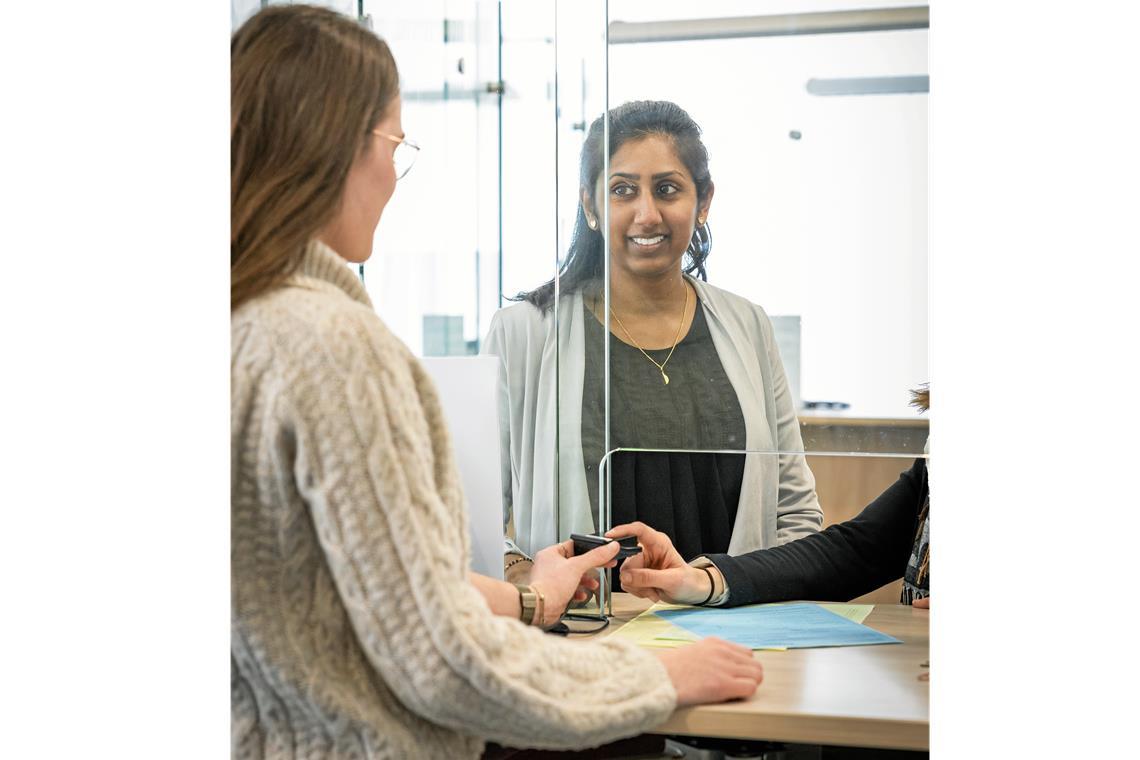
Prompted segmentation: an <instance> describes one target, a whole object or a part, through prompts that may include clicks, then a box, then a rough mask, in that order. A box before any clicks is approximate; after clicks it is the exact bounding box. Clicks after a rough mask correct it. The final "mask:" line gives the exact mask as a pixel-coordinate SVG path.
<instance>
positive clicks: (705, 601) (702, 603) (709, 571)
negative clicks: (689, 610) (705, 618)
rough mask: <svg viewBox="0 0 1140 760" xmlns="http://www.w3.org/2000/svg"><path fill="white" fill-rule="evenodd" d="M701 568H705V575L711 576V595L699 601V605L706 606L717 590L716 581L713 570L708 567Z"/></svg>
mask: <svg viewBox="0 0 1140 760" xmlns="http://www.w3.org/2000/svg"><path fill="white" fill-rule="evenodd" d="M701 569H702V570H704V571H705V575H707V576H708V577H709V595H708V596H706V597H705V600H704V601H703V602H697V606H698V607H704V606H705V605H706V604H708V603H709V600H710V599H712V598H713V594H714V593H715V592H716V582H715V581H713V577H712V571H711V570H709V569H708V568H707V567H702V568H701Z"/></svg>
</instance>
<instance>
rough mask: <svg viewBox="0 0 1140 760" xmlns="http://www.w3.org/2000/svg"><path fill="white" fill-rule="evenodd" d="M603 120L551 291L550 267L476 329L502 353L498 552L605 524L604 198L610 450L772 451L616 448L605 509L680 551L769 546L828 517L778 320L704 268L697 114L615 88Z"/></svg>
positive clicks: (705, 163)
mask: <svg viewBox="0 0 1140 760" xmlns="http://www.w3.org/2000/svg"><path fill="white" fill-rule="evenodd" d="M609 121H610V125H609V134H610V144H609V151H610V174H609V176H608V177H604V176H602V167H603V164H604V162H603V154H602V151H603V149H604V145H603V142H604V140H603V126H604V124H603V121H602V119H601V118H599V119H598V120H596V121H595V122H594V123H593V125H592V126H591V127H590V131H589V133H588V135H587V137H586V141H585V144H584V145H583V148H582V160H581V172H580V177H579V181H580V192H581V204H580V205H579V208H578V214H577V220H576V222H575V226H574V232H573V237H572V240H571V244H570V250H569V253H568V255H567V257H566V261H565V264H564V265H563V267H562V270H561V272H560V273H559V278H558V282H557V286H558V302H557V303H555V281H554V280H551V281H550V282H548V283H546V284H545V285H542V286H541V287H539V288H537V289H535V290H533V291H531V292H529V293H523V294H521V295H520V296H519V300H520V301H521V303H518V304H516V305H514V306H511V307H509V308H506V309H503V310H501V311H500V312H499V313H497V314H496V315H495V317H494V319H493V320H492V323H491V328H490V332H489V334H488V336H487V340H486V343H485V349H484V350H485V351H486V352H487V353H490V354H495V355H497V356H499V357H500V358H501V360H502V364H503V372H502V385H501V398H500V413H501V415H502V439H503V461H504V464H503V484H504V491H505V493H504V508H505V517H506V521H507V527H508V535H509V536H510V538H511V541H510V543H508V547H507V549H508V552H507V556H506V560H505V561H506V564H507V566H509V569H510V570H511V571H512V572H518V571H519V570H521V571H522V573H521V574H520V577H521V575H524V574H525V570H526V567H527V564H526V562H525V556H526V554H527V553H528V552H531V551H534V550H535V549H536V548H538V547H541V546H545V545H546V544H548V543H551V542H552V541H556V540H557V539H558V538H560V537H562V536H565V535H567V534H569V533H570V532H592V531H594V530H596V529H597V527H598V526H596V525H595V522H596V520H595V518H594V514H596V509H597V504H598V494H597V488H598V466H599V462H600V461H601V459H602V457H603V456H604V455H605V454H606V445H605V443H606V430H605V420H604V418H603V402H604V394H605V390H606V388H605V385H606V380H605V373H604V367H605V361H604V358H605V354H604V346H605V340H606V336H605V328H604V326H603V325H604V323H605V316H606V314H605V309H606V305H605V303H604V302H603V299H602V290H603V284H604V283H603V277H604V271H605V252H604V247H605V240H604V236H603V231H602V223H603V219H604V218H605V207H604V205H603V204H608V205H609V223H610V240H611V246H612V251H611V254H610V278H611V281H610V293H611V301H610V304H609V310H610V316H611V317H612V323H611V330H612V334H611V335H610V336H609V340H610V346H611V353H610V359H611V367H610V375H609V377H610V388H609V390H610V398H611V405H612V413H611V429H610V431H609V441H610V446H611V448H617V447H636V448H660V449H706V450H708V449H712V450H723V449H728V450H739V451H743V450H751V451H770V452H783V453H780V454H778V455H777V454H773V455H770V456H769V455H751V456H744V455H741V454H691V453H646V452H639V453H622V454H618V455H616V456H614V457H613V461H612V468H613V473H612V492H613V502H612V511H611V514H612V519H613V521H614V522H632V521H634V520H640V521H642V522H646V523H649V524H650V525H653V526H655V527H657V528H658V529H659V530H662V531H664V532H665V533H666V534H667V535H668V536H669V537H670V538H671V539H672V540H673V541H674V542H675V543H676V545H677V547H678V549H679V550H680V551H681V553H682V554H685V555H687V556H692V555H696V554H700V553H705V552H728V553H732V554H736V553H741V552H746V551H751V550H753V549H759V548H764V547H768V546H776V545H778V544H782V543H786V542H788V541H792V540H794V539H796V538H801V537H803V536H807V535H810V534H811V533H814V532H815V531H817V530H819V527H820V524H821V522H822V511H821V509H820V506H819V501H818V499H817V497H816V493H815V481H814V478H813V477H812V474H811V471H810V470H809V469H808V467H807V464H806V463H805V461H804V457H803V455H802V454H798V453H797V452H802V450H803V442H802V440H801V438H800V429H799V423H798V420H797V418H796V411H795V408H794V407H793V402H792V395H791V392H790V390H789V388H788V382H787V379H786V377H785V375H784V369H783V366H782V364H781V361H780V354H779V351H778V350H777V348H776V341H775V338H774V336H773V332H772V323H771V321H770V320H769V318H768V315H767V314H766V313H765V312H764V310H763V309H762V308H761V307H759V306H757V305H756V304H753V303H751V302H749V301H748V300H746V299H744V298H741V297H740V296H737V295H733V294H732V293H729V292H728V291H725V290H722V289H720V288H717V287H714V286H712V285H710V284H708V283H707V282H705V279H706V278H707V274H706V266H705V264H706V259H707V258H708V256H709V254H710V252H711V247H712V235H711V232H710V230H709V223H708V216H709V209H710V207H711V205H712V200H713V194H714V190H715V188H714V185H713V181H712V177H711V174H710V173H709V158H708V152H707V151H706V149H705V146H704V144H703V143H702V142H701V130H700V128H699V127H698V126H697V124H696V123H695V122H694V121H693V120H692V118H690V117H689V115H688V114H687V113H685V111H684V110H682V109H681V108H680V107H678V106H677V105H676V104H674V103H669V102H664V101H636V102H631V103H626V104H624V105H622V106H619V107H618V108H615V109H613V110H612V111H610V113H609ZM555 315H557V317H558V319H557V320H556V319H555ZM556 349H557V350H556ZM555 452H557V460H556V454H555ZM553 484H557V489H558V493H557V494H555V493H554V488H555V486H554V485H553ZM556 505H557V508H556Z"/></svg>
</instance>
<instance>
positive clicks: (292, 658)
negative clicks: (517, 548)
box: [231, 243, 676, 758]
mask: <svg viewBox="0 0 1140 760" xmlns="http://www.w3.org/2000/svg"><path fill="white" fill-rule="evenodd" d="M231 330H232V335H231V337H232V365H231V366H232V389H231V394H232V395H231V446H232V450H231V463H232V473H231V479H232V480H231V482H232V505H231V547H232V548H231V573H232V579H231V595H232V608H231V619H232V630H231V691H232V696H231V700H232V721H233V722H232V738H233V756H234V757H240V758H294V757H296V758H318V757H361V758H416V757H425V758H461V757H470V758H475V757H478V756H479V754H480V753H481V751H482V747H483V743H484V741H485V740H493V741H497V742H500V743H503V744H507V745H512V746H519V747H542V748H566V747H578V746H591V745H597V744H601V743H604V742H607V741H612V740H614V739H617V738H620V737H623V736H629V735H632V734H635V733H638V732H640V731H643V730H646V729H649V728H651V727H653V726H654V725H656V724H658V723H660V722H661V721H663V720H664V719H665V718H666V717H668V715H669V714H670V712H671V711H672V709H673V707H674V703H675V699H676V693H675V692H674V690H673V687H672V685H671V684H670V681H669V678H668V675H667V674H666V672H665V669H664V667H663V666H662V665H661V664H660V662H659V661H658V660H657V659H656V658H655V657H653V656H652V655H650V654H648V653H646V652H644V651H642V650H639V649H637V648H635V647H632V646H629V645H626V644H622V643H620V642H618V641H599V642H581V641H578V642H571V641H565V640H562V639H558V638H555V637H552V636H547V635H545V634H543V633H542V632H540V631H539V630H537V629H534V628H527V627H525V626H523V625H522V624H521V623H519V622H517V621H514V620H508V619H506V618H503V617H498V616H495V615H493V614H492V613H491V612H490V610H489V608H488V607H487V604H486V603H485V601H484V600H483V597H482V596H481V595H480V594H479V592H478V591H477V590H476V589H475V588H474V587H472V586H471V585H470V584H469V583H468V582H467V580H466V573H467V569H468V546H467V531H466V524H465V523H466V516H465V513H464V508H463V502H462V499H461V497H460V490H459V483H458V476H457V473H456V468H455V463H454V461H453V458H452V453H451V447H450V442H449V440H448V435H447V430H446V429H445V427H444V421H443V417H442V415H441V413H440V409H439V404H438V401H437V399H436V394H435V391H434V389H433V388H432V385H431V382H430V381H429V379H428V377H427V376H426V374H425V373H424V371H423V369H422V368H421V367H420V365H419V364H418V363H417V361H416V360H415V358H414V357H413V356H412V355H411V353H410V352H409V351H408V349H407V348H406V347H405V346H404V345H403V344H402V343H401V342H400V341H399V340H398V339H397V338H396V337H395V336H394V335H392V334H391V333H390V332H389V331H388V329H387V328H386V327H385V326H384V324H383V323H382V322H381V321H380V319H379V318H378V317H377V316H376V313H375V312H374V311H373V310H372V305H371V303H370V302H369V300H368V296H367V294H366V293H365V291H364V288H363V286H362V285H361V284H360V282H359V280H358V279H357V278H356V277H355V276H354V275H353V273H352V272H351V271H350V270H349V269H348V267H347V266H346V265H345V262H344V260H343V259H341V258H340V257H339V256H337V255H336V254H335V253H334V252H333V251H332V250H331V249H329V248H327V247H325V246H323V245H321V244H317V243H315V244H313V245H311V246H310V247H309V249H308V250H307V251H306V255H305V260H304V263H303V265H302V268H301V270H300V272H299V273H298V274H297V275H295V276H294V277H293V278H292V279H291V280H290V282H289V283H288V285H287V286H286V287H282V288H280V289H277V290H275V291H273V292H271V293H269V294H267V295H264V296H262V297H260V298H257V299H255V300H253V301H252V302H249V303H247V304H244V305H243V306H242V307H241V308H239V309H238V310H237V311H235V312H234V314H233V316H232V328H231Z"/></svg>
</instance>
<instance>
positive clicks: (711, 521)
mask: <svg viewBox="0 0 1140 760" xmlns="http://www.w3.org/2000/svg"><path fill="white" fill-rule="evenodd" d="M583 308H585V307H583ZM585 317H586V319H585V325H586V328H585V329H586V332H585V351H586V356H585V360H586V361H585V365H586V366H585V376H584V378H583V389H582V455H583V458H584V460H585V463H586V483H587V486H588V487H589V491H590V504H591V507H592V511H593V513H594V514H595V515H596V514H597V507H598V463H599V461H600V460H601V458H602V455H603V454H604V453H605V449H604V447H605V430H604V427H605V421H604V415H605V406H604V404H605V395H604V394H605V386H604V382H605V375H604V369H605V353H604V350H605V344H604V343H603V342H602V341H603V340H604V336H605V327H604V326H603V325H602V324H601V323H599V322H598V320H597V319H596V318H595V317H594V315H593V313H592V312H591V311H590V310H589V309H588V308H585ZM614 326H615V327H616V321H615V323H614ZM617 329H619V330H620V329H621V328H617ZM648 353H649V355H650V356H652V357H653V358H654V359H655V360H656V361H657V362H658V363H660V362H662V361H664V360H665V357H666V356H668V355H669V349H662V350H660V351H649V352H648ZM610 361H611V364H612V372H611V378H612V381H611V386H610V428H611V430H610V445H611V447H613V448H619V447H634V448H653V449H740V450H743V449H744V447H745V428H744V414H743V413H742V412H741V410H740V402H739V401H738V399H737V397H736V390H735V388H733V387H732V383H730V382H729V380H728V376H727V375H726V374H725V371H724V366H723V365H722V364H721V361H720V356H719V355H717V352H716V347H715V346H714V345H713V340H712V335H711V334H710V333H709V327H708V322H707V321H706V318H705V312H704V307H703V306H701V305H700V304H699V303H698V305H697V310H696V313H695V315H694V317H693V323H692V325H691V326H690V328H689V332H688V333H687V334H686V335H685V336H684V338H682V339H681V341H680V342H679V343H678V344H677V348H676V350H675V351H674V352H673V356H672V358H670V359H669V362H668V364H666V365H665V373H666V374H667V375H668V376H669V384H668V385H666V384H665V383H664V381H663V380H662V378H661V372H660V370H658V368H657V367H655V366H654V365H653V364H652V363H651V362H650V361H649V360H648V359H646V358H645V356H644V355H643V354H642V353H641V351H639V350H638V349H637V348H635V347H633V346H630V345H628V344H626V343H624V342H622V341H621V340H619V339H617V338H616V337H615V336H612V335H611V336H610ZM612 469H613V472H612V489H613V490H612V494H613V508H612V513H611V515H612V520H613V524H614V525H620V524H621V523H625V522H630V521H632V520H641V521H642V522H644V523H646V524H647V525H650V526H652V527H654V528H656V529H657V530H660V531H663V532H664V533H666V534H668V536H669V538H670V539H671V540H672V541H673V544H674V546H676V547H677V551H679V552H680V553H681V555H682V556H683V557H685V558H686V559H689V558H690V557H693V556H696V555H698V554H704V553H710V552H725V551H727V550H728V543H729V539H730V538H731V536H732V527H733V524H734V522H735V520H736V509H737V504H738V502H739V500H740V485H741V480H742V478H743V475H744V456H743V455H742V454H688V453H668V454H665V453H644V452H626V453H620V454H616V455H615V456H614V457H613V464H612ZM595 519H596V518H595Z"/></svg>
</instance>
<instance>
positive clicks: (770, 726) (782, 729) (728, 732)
mask: <svg viewBox="0 0 1140 760" xmlns="http://www.w3.org/2000/svg"><path fill="white" fill-rule="evenodd" d="M761 688H763V687H761ZM717 707H718V705H699V706H697V707H682V708H680V709H678V710H676V711H675V712H674V713H673V715H671V716H670V717H669V719H668V720H666V721H665V722H664V723H662V724H661V725H659V726H657V727H656V728H654V729H652V731H653V733H656V734H681V735H685V736H716V737H722V738H732V739H749V740H754V741H780V742H793V743H797V744H820V745H829V746H830V745H834V746H843V747H869V748H876V749H905V750H917V751H929V749H930V725H929V723H927V722H924V721H906V720H869V719H867V718H843V717H837V716H815V715H762V714H761V715H754V714H748V715H744V714H742V713H740V712H727V711H718V710H717ZM744 721H747V726H743V725H742V723H743V722H744Z"/></svg>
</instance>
